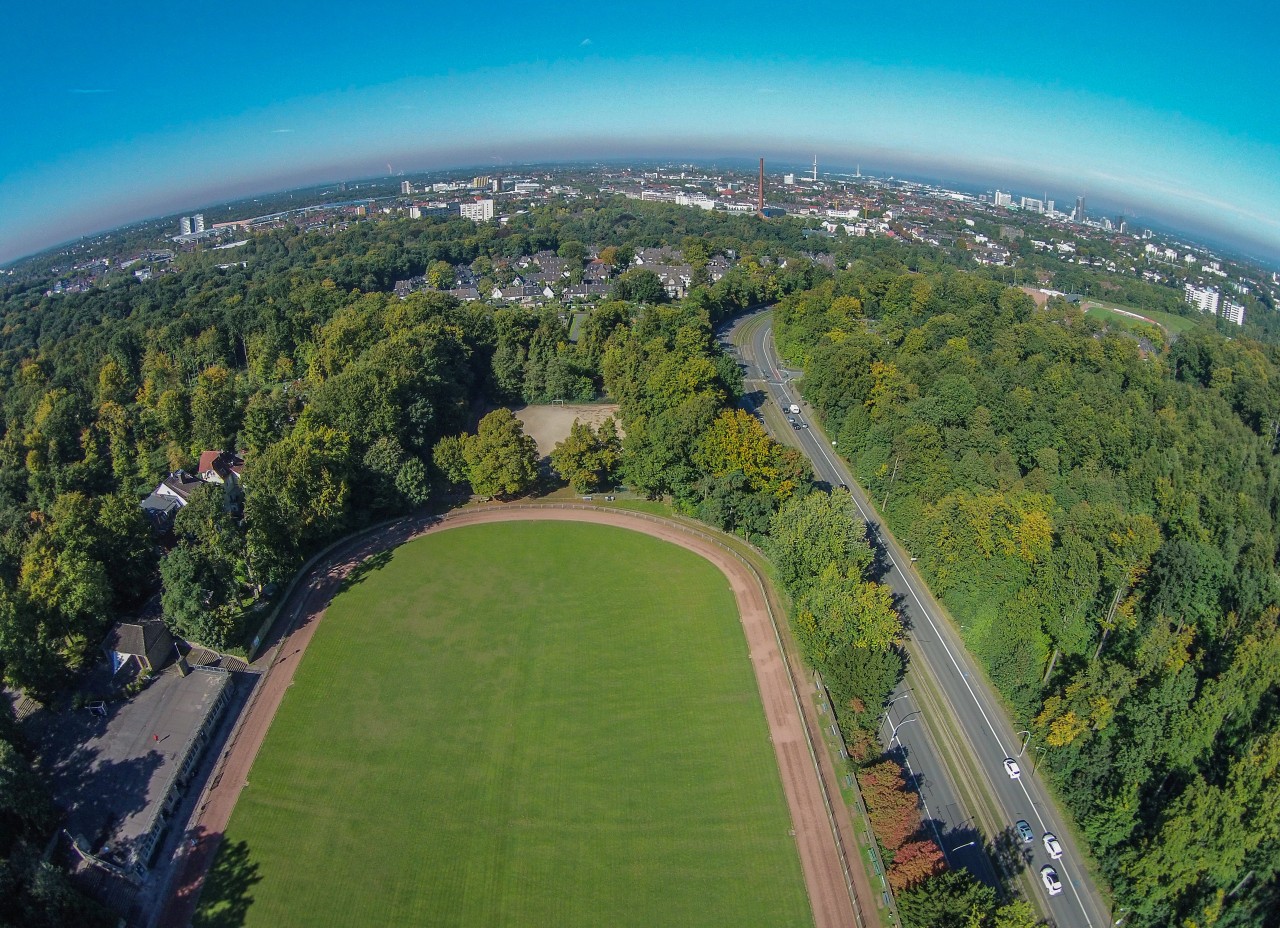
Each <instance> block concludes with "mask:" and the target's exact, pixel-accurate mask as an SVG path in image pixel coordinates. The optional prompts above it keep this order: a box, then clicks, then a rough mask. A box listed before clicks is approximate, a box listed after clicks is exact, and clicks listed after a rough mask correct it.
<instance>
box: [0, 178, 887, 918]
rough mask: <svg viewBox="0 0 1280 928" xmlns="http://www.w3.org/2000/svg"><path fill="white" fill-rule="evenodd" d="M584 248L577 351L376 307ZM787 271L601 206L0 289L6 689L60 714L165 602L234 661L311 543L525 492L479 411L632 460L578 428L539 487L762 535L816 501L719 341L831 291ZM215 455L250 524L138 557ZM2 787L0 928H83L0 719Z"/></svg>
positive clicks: (666, 221) (204, 504)
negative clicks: (601, 489)
mask: <svg viewBox="0 0 1280 928" xmlns="http://www.w3.org/2000/svg"><path fill="white" fill-rule="evenodd" d="M745 232H751V233H753V235H761V236H763V237H764V238H763V240H757V239H755V238H750V239H748V238H744V237H742V235H741V234H739V233H745ZM695 236H696V237H695ZM583 240H586V241H590V242H592V247H593V248H595V249H598V250H599V251H600V253H601V254H603V255H605V256H606V257H608V259H609V260H611V261H613V262H615V263H616V264H617V268H618V271H619V272H620V273H619V274H618V275H617V277H616V280H615V284H614V288H613V290H614V296H615V299H613V300H608V301H605V302H603V303H601V304H597V305H596V306H594V307H593V308H592V311H591V312H590V314H589V316H588V317H587V318H586V319H585V320H584V321H583V324H582V325H581V330H580V333H579V334H578V337H577V338H576V340H570V338H569V331H568V330H569V322H570V315H569V314H568V313H567V312H566V311H565V309H564V308H563V307H560V306H557V305H551V306H548V307H540V308H527V307H521V306H518V305H487V304H485V303H480V302H472V303H461V302H459V301H458V300H456V299H454V298H453V297H451V296H449V295H447V294H444V293H442V292H425V293H415V294H412V295H410V296H408V297H407V298H406V299H400V298H399V297H397V296H395V295H394V294H393V293H391V292H390V291H391V288H392V286H393V284H394V283H395V281H396V280H398V279H403V278H407V277H411V276H413V275H417V274H424V273H426V272H428V271H429V270H430V269H433V268H434V269H438V268H439V266H440V264H441V263H444V264H446V265H448V266H449V267H459V266H464V265H466V266H469V269H470V270H471V272H472V273H474V274H476V275H478V276H480V278H481V279H482V280H486V281H493V282H502V281H503V280H504V279H509V276H510V275H511V274H512V273H513V268H512V264H513V262H514V261H516V260H517V259H519V258H521V257H523V256H525V255H529V254H533V253H535V252H537V251H539V250H542V249H550V250H553V251H557V252H558V254H559V256H560V257H561V258H564V259H566V260H568V261H569V262H570V264H571V265H572V264H573V262H582V261H584V260H586V258H587V255H588V249H587V248H586V247H585V246H584V245H583V244H582V241H583ZM668 243H672V244H676V245H677V246H679V245H681V244H683V245H684V253H685V259H686V260H687V261H689V263H690V264H691V265H692V266H693V267H694V270H695V273H700V276H701V280H702V284H701V285H700V286H696V287H695V288H694V289H693V292H692V293H691V295H690V296H689V297H688V298H687V299H685V300H684V301H682V302H681V303H679V304H677V305H663V304H665V302H666V294H665V292H664V291H663V290H662V288H661V287H660V286H658V287H656V288H655V283H656V278H655V277H654V276H653V275H652V273H651V272H647V271H644V270H642V269H635V270H624V269H625V268H627V267H628V263H629V260H630V254H631V252H632V249H634V248H637V247H645V246H652V245H662V244H668ZM804 244H805V243H804V239H803V236H802V234H801V233H800V230H799V228H798V227H796V226H794V225H791V226H784V225H777V226H770V227H766V226H761V225H760V224H758V223H757V224H753V223H750V222H748V221H745V220H742V219H732V220H720V221H719V223H718V225H717V224H716V223H715V222H712V221H710V220H708V219H706V218H704V217H701V216H697V215H695V214H693V213H691V212H690V211H687V210H679V209H676V208H673V207H669V206H662V205H656V204H626V205H625V207H624V206H618V205H611V204H608V203H601V204H598V205H597V206H589V207H587V208H585V209H581V210H578V211H577V212H575V213H570V212H568V211H567V210H564V209H562V208H559V207H554V208H548V209H545V210H536V211H534V213H532V214H529V215H527V216H522V217H519V218H518V221H516V222H513V223H512V226H511V227H510V228H500V227H498V226H496V225H481V226H478V225H475V224H473V223H471V222H468V221H461V220H454V221H435V220H423V221H421V222H404V221H401V222H385V223H377V224H375V223H368V224H360V225H356V226H354V227H353V228H351V229H348V230H346V231H332V232H331V233H329V234H319V233H301V232H296V231H285V230H280V231H273V232H270V233H266V234H261V235H257V236H255V237H253V238H252V239H251V240H250V242H249V243H248V244H246V245H245V246H243V247H242V248H241V249H240V250H239V251H238V252H237V257H238V258H241V259H242V260H243V264H239V263H238V264H235V265H231V266H227V267H222V268H219V267H217V266H216V265H215V264H214V263H213V261H214V258H213V257H211V256H210V255H208V254H206V253H202V252H199V251H197V252H195V253H192V254H188V255H183V256H180V258H179V264H180V268H179V270H178V271H177V272H176V273H169V274H163V275H160V276H158V277H157V278H155V279H154V280H152V281H149V282H145V283H140V282H135V281H132V280H129V279H127V278H126V279H122V280H119V281H116V282H113V283H112V285H111V286H110V287H108V288H104V289H100V290H95V291H92V292H89V293H84V294H75V295H62V296H57V297H52V296H45V295H43V294H42V293H41V292H40V291H39V290H38V289H36V288H35V287H34V286H27V285H10V286H9V288H8V289H7V290H6V291H5V292H4V301H3V303H2V304H0V391H2V393H3V399H2V400H0V416H2V417H3V430H2V431H0V672H2V673H3V677H4V680H5V682H6V683H7V684H8V685H10V686H13V687H17V688H20V689H22V690H25V691H26V692H27V693H28V694H29V695H32V696H34V697H36V698H38V699H41V700H54V701H56V700H58V699H60V698H61V695H60V694H63V693H65V692H67V688H68V687H70V686H71V685H73V684H74V681H75V679H76V676H77V674H78V673H79V672H80V671H81V670H83V669H84V668H85V667H87V666H88V664H89V663H90V662H91V661H93V660H95V659H97V657H96V656H97V654H98V651H97V648H98V645H99V643H100V642H101V641H102V639H103V637H104V635H105V633H106V632H107V630H108V628H109V627H110V625H111V623H112V622H114V621H115V620H116V619H118V618H127V617H129V616H132V615H135V614H136V613H137V610H138V609H139V608H140V607H142V605H143V604H144V603H145V602H148V601H150V600H152V598H153V597H156V596H158V597H159V599H158V602H159V604H160V608H161V610H162V613H163V616H164V618H165V620H166V622H167V623H168V624H169V625H170V626H171V627H172V629H173V630H174V632H175V633H176V634H178V635H179V636H181V637H183V638H185V639H187V640H191V641H196V642H200V643H203V644H206V645H209V646H212V647H215V648H231V649H234V648H236V647H237V646H241V645H242V644H243V642H244V639H245V637H247V634H248V633H251V632H250V628H249V623H248V617H249V616H250V615H251V614H252V613H251V611H250V607H251V606H252V605H253V604H254V603H255V602H258V601H260V598H261V596H262V595H263V594H264V592H269V591H270V590H271V589H272V587H273V586H278V585H279V584H280V583H281V582H282V581H285V580H286V579H287V578H288V577H290V576H291V575H292V573H293V571H294V570H296V568H297V567H298V566H299V565H300V564H301V563H302V562H303V561H304V560H305V559H306V557H307V556H309V555H310V554H311V553H312V552H314V551H316V550H318V549H320V548H321V547H323V546H324V545H325V544H326V543H328V542H329V541H331V540H333V539H335V538H338V537H341V536H342V535H344V534H347V533H349V532H351V531H354V530H357V529H359V528H360V527H361V526H363V525H367V524H370V523H372V522H374V521H377V520H379V519H382V518H386V517H390V516H394V515H396V514H398V513H402V512H406V511H409V510H411V509H413V508H416V507H419V506H421V505H423V504H424V503H427V502H428V501H429V500H430V499H431V498H432V497H433V496H436V495H438V494H440V493H442V492H444V491H446V490H447V488H448V486H449V484H451V483H463V484H473V489H476V490H477V491H484V492H486V493H492V494H494V495H511V494H515V493H518V492H523V491H524V490H525V489H527V488H528V486H529V484H530V483H531V482H532V480H533V479H534V478H535V477H536V469H535V468H533V466H532V462H531V460H530V454H531V450H530V446H529V442H528V440H527V439H526V438H525V437H524V436H523V435H522V434H521V432H520V429H519V424H518V422H515V420H514V419H513V418H512V417H511V416H510V414H509V413H505V411H504V410H502V409H499V410H498V411H496V412H494V413H491V414H490V415H489V416H486V417H485V418H484V419H483V420H482V421H481V422H480V425H479V428H478V429H477V430H476V432H475V433H474V434H466V432H467V430H468V429H470V428H472V427H473V426H474V424H475V420H476V418H477V416H478V415H479V413H480V412H482V411H484V410H485V409H486V408H488V407H491V406H501V405H503V404H515V403H521V402H545V401H548V400H556V399H570V400H583V399H593V398H595V397H597V396H599V395H601V393H602V392H604V391H606V390H607V391H608V392H609V393H610V394H611V395H612V396H613V397H614V398H615V399H616V400H617V401H618V402H619V403H620V404H621V415H620V418H621V424H622V426H623V430H624V431H625V433H626V439H625V441H622V442H620V441H619V438H618V433H617V432H616V431H610V430H608V429H602V430H600V432H598V433H596V432H593V431H592V430H582V429H579V430H576V431H575V435H574V436H572V437H574V438H575V441H576V443H577V444H576V445H573V444H571V443H567V444H566V446H564V447H562V448H560V449H557V455H556V456H555V458H554V459H553V460H554V462H555V465H556V467H557V468H558V469H559V470H560V472H561V473H563V474H564V475H565V477H566V479H568V480H571V481H574V482H586V483H588V484H596V483H600V482H602V481H613V480H619V479H621V480H624V481H626V482H627V483H628V484H629V485H631V486H633V487H635V488H636V489H638V490H639V491H640V492H642V493H648V494H652V495H655V496H656V495H662V494H671V496H672V497H673V498H674V499H675V501H676V504H677V505H678V506H679V507H680V508H681V509H683V510H684V511H686V512H689V513H690V514H694V515H701V516H703V517H705V518H708V519H709V520H710V521H712V522H713V523H715V524H717V525H720V526H722V527H725V528H729V529H738V530H740V531H744V532H746V531H754V532H756V533H760V534H763V533H764V532H767V531H768V529H769V527H770V523H771V519H772V518H773V516H774V513H775V512H776V511H777V510H778V508H779V507H780V506H781V505H782V504H783V503H784V502H785V501H786V500H788V499H789V498H790V497H792V496H793V495H796V494H800V493H804V492H807V491H808V490H809V489H810V481H809V474H808V469H807V466H806V465H805V463H804V461H803V459H802V458H800V456H799V455H797V454H796V453H795V452H788V451H784V450H783V449H782V448H781V447H780V446H778V445H777V444H776V443H774V442H773V441H772V440H771V439H769V438H768V436H767V435H766V434H765V432H764V430H763V428H762V427H761V426H760V425H759V423H758V422H757V421H756V420H755V419H753V418H751V417H749V416H746V415H745V414H743V413H741V412H738V411H736V410H735V409H734V408H733V405H734V402H735V400H736V398H737V396H738V393H739V391H740V386H741V378H740V375H739V372H738V369H737V366H736V364H735V363H734V362H733V361H732V360H731V359H729V358H728V357H727V356H725V355H724V354H723V352H722V351H721V350H720V348H719V347H718V345H717V344H716V341H715V339H714V337H713V333H712V326H713V324H714V322H716V321H718V320H720V319H722V318H724V317H726V316H727V315H729V314H732V313H734V312H738V311H740V310H742V309H744V308H746V307H748V306H755V305H761V304H764V303H767V302H769V301H772V300H774V299H777V298H778V297H779V296H782V295H785V294H787V293H790V292H798V291H800V290H803V289H805V288H808V287H811V286H814V285H815V284H817V283H818V282H819V281H820V280H822V279H824V277H825V276H826V275H827V273H828V272H827V270H826V269H825V268H823V267H822V266H820V265H819V264H816V263H814V262H813V261H811V260H809V259H807V258H805V257H804V256H803V254H802V253H801V251H800V250H799V249H800V247H802V246H803V245H804ZM877 247H878V246H877ZM868 250H870V249H868ZM725 253H732V254H733V255H734V256H735V262H734V263H735V266H734V267H733V269H732V270H730V271H729V272H728V273H727V274H726V275H725V276H724V277H723V279H721V280H719V281H717V282H716V283H715V284H714V285H712V284H710V282H709V281H707V280H706V277H705V268H706V264H707V261H708V259H709V258H710V257H711V256H713V255H717V254H725ZM211 450H212V451H221V450H234V451H236V452H239V453H241V454H242V455H243V456H244V459H245V461H246V466H245V470H244V475H243V487H244V490H243V499H242V500H238V501H237V502H236V505H234V506H228V505H227V497H226V496H224V493H223V491H222V488H219V487H215V486H204V487H200V488H198V489H196V490H195V491H194V492H193V493H192V494H191V497H190V500H189V502H188V504H187V505H186V506H184V507H183V508H182V509H180V510H179V511H178V512H177V515H176V518H175V519H174V522H173V525H172V529H171V531H170V532H167V533H166V534H164V535H163V536H161V537H159V538H157V537H156V535H155V532H154V531H153V527H152V526H151V525H150V524H148V522H147V520H146V518H145V517H144V514H143V510H142V509H141V508H140V502H141V501H142V499H143V498H144V497H145V496H147V494H148V493H150V492H151V491H152V490H153V489H154V488H155V487H156V485H157V482H158V481H160V480H162V479H163V478H165V477H166V476H167V475H169V474H170V473H173V472H176V471H179V470H186V471H187V472H192V471H193V470H194V469H195V465H196V461H197V459H198V457H199V456H200V455H201V454H202V453H203V452H207V451H211ZM433 451H434V452H436V453H435V454H433ZM7 718H8V717H7V716H6V719H7ZM0 777H3V789H2V790H0V795H3V797H4V803H5V805H4V808H3V809H0V857H2V859H3V866H2V867H0V885H2V886H3V887H4V889H3V892H0V896H2V897H3V898H4V899H5V904H6V906H7V908H3V909H0V921H7V922H9V923H12V924H15V925H44V924H62V923H71V922H76V921H78V922H79V923H82V924H90V923H91V922H92V919H93V917H95V916H93V915H92V912H91V909H89V908H84V906H85V903H84V902H83V900H81V899H79V897H77V896H76V894H75V893H74V892H72V891H71V890H70V889H69V887H67V886H66V885H65V884H64V883H63V882H60V880H61V877H60V876H59V874H58V871H57V870H56V869H54V868H52V867H50V866H49V865H48V864H47V863H45V862H44V860H43V857H42V853H41V852H42V850H43V848H44V846H45V844H46V843H47V841H48V838H49V836H50V835H51V834H53V829H54V826H55V824H56V820H57V817H56V812H55V811H54V810H53V808H52V806H51V805H50V803H49V802H48V797H47V795H44V794H43V792H42V787H41V786H40V784H39V778H38V776H36V775H35V774H34V773H33V770H32V767H31V756H30V752H29V751H28V749H27V748H26V747H25V746H24V745H23V742H22V739H21V737H20V735H19V732H18V729H17V728H16V727H15V726H13V725H12V724H9V721H6V724H5V725H4V726H3V727H2V728H0ZM28 794H31V795H28ZM31 796H36V797H38V800H39V801H36V800H34V799H32V798H31ZM73 911H74V912H82V913H83V917H81V916H79V915H77V916H75V917H71V916H68V914H67V913H70V912H73Z"/></svg>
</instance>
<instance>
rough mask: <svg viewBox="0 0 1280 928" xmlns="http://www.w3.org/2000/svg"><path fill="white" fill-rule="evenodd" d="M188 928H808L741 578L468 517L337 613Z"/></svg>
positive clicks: (586, 534)
mask: <svg viewBox="0 0 1280 928" xmlns="http://www.w3.org/2000/svg"><path fill="white" fill-rule="evenodd" d="M249 784H250V785H249V786H248V787H247V788H246V789H245V791H244V793H243V794H242V796H241V799H240V802H239V805H238V806H237V808H236V811H235V814H234V816H233V818H232V821H231V824H230V827H229V828H228V833H227V841H226V843H225V844H224V846H223V851H222V853H221V854H220V856H219V858H218V861H217V862H216V863H215V865H214V870H213V873H212V874H211V876H210V880H209V884H208V885H207V886H206V888H205V892H204V896H203V898H202V902H201V910H200V913H199V915H198V916H197V918H196V921H195V924H196V925H197V926H213V925H218V926H230V925H251V926H272V928H282V926H312V928H314V926H330V925H331V926H343V928H361V926H387V925H459V926H478V925H484V926H500V925H509V926H525V925H528V926H578V925H581V926H593V928H596V926H601V925H610V926H627V925H634V926H644V928H651V926H667V925H681V926H711V925H734V926H741V925H767V926H771V928H773V926H786V925H812V924H813V921H812V916H811V915H810V912H809V906H808V902H807V899H806V896H805V891H804V883H803V879H802V876H801V872H800V863H799V858H798V856H797V853H796V849H795V839H794V838H792V837H791V836H790V834H789V829H790V819H789V817H788V814H787V810H786V805H785V801H784V798H783V793H782V785H781V782H780V780H779V777H778V770H777V766H776V763H775V760H774V755H773V750H772V747H771V745H770V744H769V740H768V732H767V729H766V727H765V721H764V713H763V710H762V708H761V706H760V698H759V694H758V692H757V690H756V685H755V679H754V677H753V675H752V673H751V668H750V664H749V663H748V659H747V647H746V641H745V639H744V637H743V633H742V629H741V626H740V625H739V622H738V618H737V612H736V610H735V608H734V602H733V598H732V596H731V594H730V591H729V587H728V582H727V581H726V579H725V578H724V576H723V575H722V574H721V573H720V572H719V571H717V570H716V569H715V568H714V567H712V566H711V565H710V564H708V563H707V562H706V561H704V560H702V559H701V558H699V557H698V556H696V555H694V554H692V553H690V552H688V551H685V550H683V549H680V548H677V547H675V546H673V545H669V544H665V543H663V542H660V541H658V540H656V539H653V538H650V537H647V536H644V535H640V534H637V533H635V532H629V531H625V530H623V529H616V528H608V527H605V526H597V525H587V524H581V523H564V522H512V523H504V524H491V525H478V526H472V527H467V528H460V529H455V530H450V531H447V532H441V533H439V534H435V535H430V536H427V537H426V538H423V539H421V540H418V541H415V542H412V543H410V544H408V545H405V546H404V547H402V548H400V549H399V550H397V551H396V552H395V553H394V555H393V556H391V557H390V558H389V559H387V560H386V562H385V563H382V564H380V565H378V566H377V567H375V568H374V569H372V570H369V571H368V572H366V573H365V574H364V575H363V576H362V577H361V578H360V579H359V581H358V582H356V583H354V584H352V585H351V587H350V588H349V589H348V590H347V591H346V592H344V593H342V594H341V595H339V596H338V598H337V599H335V600H334V603H333V605H332V606H331V607H330V609H329V611H328V614H327V615H326V616H325V618H324V621H323V623H322V624H321V626H320V627H319V630H318V631H317V633H316V636H315V638H314V639H313V641H312V643H311V646H310V648H309V649H308V650H307V652H306V654H305V656H304V660H303V663H302V664H301V666H300V667H299V669H298V673H297V677H296V680H295V683H294V685H293V686H292V687H291V688H290V690H289V692H288V695H287V696H286V698H285V700H284V702H283V704H282V705H281V707H280V711H279V713H278V714H277V716H276V719H275V722H274V723H273V726H272V729H271V732H270V734H269V735H268V736H267V740H266V743H265V745H264V746H263V748H262V751H261V753H260V754H259V756H258V759H257V761H256V763H255V765H254V767H253V771H252V773H251V774H250V777H249Z"/></svg>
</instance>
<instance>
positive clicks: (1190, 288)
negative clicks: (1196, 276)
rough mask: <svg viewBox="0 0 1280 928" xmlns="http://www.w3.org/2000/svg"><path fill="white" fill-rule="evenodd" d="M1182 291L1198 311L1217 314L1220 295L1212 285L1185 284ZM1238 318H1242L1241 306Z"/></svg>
mask: <svg viewBox="0 0 1280 928" xmlns="http://www.w3.org/2000/svg"><path fill="white" fill-rule="evenodd" d="M1184 292H1185V293H1186V297H1187V302H1188V303H1190V304H1191V305H1192V306H1194V307H1195V308H1196V309H1198V310H1200V312H1202V313H1212V314H1213V315H1215V316H1216V315H1218V301H1219V300H1220V299H1221V297H1222V295H1221V294H1220V293H1218V291H1217V290H1215V289H1214V288H1213V287H1197V286H1196V285H1195V284H1187V285H1186V287H1185V288H1184ZM1240 318H1241V319H1243V318H1244V310H1243V308H1241V312H1240Z"/></svg>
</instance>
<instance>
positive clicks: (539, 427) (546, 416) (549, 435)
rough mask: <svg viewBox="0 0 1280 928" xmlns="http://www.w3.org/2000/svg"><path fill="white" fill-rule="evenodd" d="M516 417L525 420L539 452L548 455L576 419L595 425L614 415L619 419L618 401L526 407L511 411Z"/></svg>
mask: <svg viewBox="0 0 1280 928" xmlns="http://www.w3.org/2000/svg"><path fill="white" fill-rule="evenodd" d="M511 411H512V412H514V413H515V414H516V418H517V419H519V420H520V421H521V422H523V423H524V433H525V434H526V435H532V436H533V440H534V441H536V442H537V443H538V454H540V455H542V456H543V457H546V456H547V455H548V454H550V453H551V449H552V448H554V447H555V446H556V445H557V444H559V443H560V442H562V441H564V440H565V439H566V438H568V437H569V429H570V428H571V427H572V426H573V420H574V419H577V420H579V421H580V422H586V423H587V424H589V425H590V426H592V427H593V428H595V427H598V426H599V425H600V423H601V422H603V421H604V420H605V419H608V418H609V417H610V416H613V418H614V422H615V423H617V422H618V404H617V403H595V404H592V405H590V406H571V405H569V404H568V403H566V404H565V405H563V406H552V405H547V406H523V407H521V408H520V409H513V410H511ZM618 426H619V427H618V434H622V427H621V423H618Z"/></svg>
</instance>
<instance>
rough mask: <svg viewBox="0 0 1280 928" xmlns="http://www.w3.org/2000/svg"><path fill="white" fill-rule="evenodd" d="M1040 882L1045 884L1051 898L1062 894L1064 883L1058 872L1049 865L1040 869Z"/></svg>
mask: <svg viewBox="0 0 1280 928" xmlns="http://www.w3.org/2000/svg"><path fill="white" fill-rule="evenodd" d="M1040 882H1042V883H1044V888H1045V889H1047V890H1048V891H1049V895H1050V896H1056V895H1058V893H1060V892H1062V881H1061V880H1059V879H1058V871H1057V870H1055V869H1053V868H1052V867H1050V866H1049V865H1048V864H1045V865H1044V866H1043V867H1041V868H1040Z"/></svg>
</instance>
